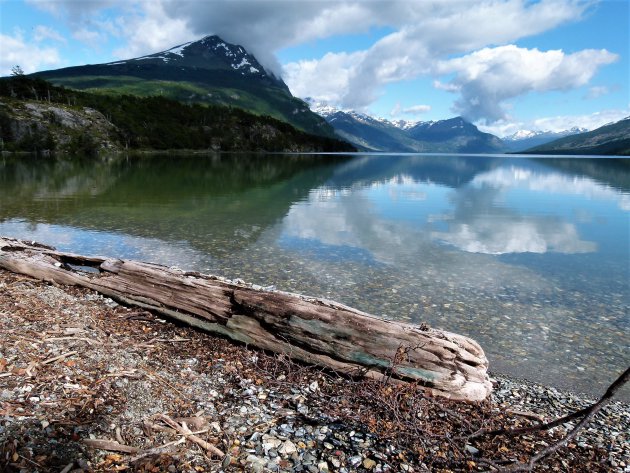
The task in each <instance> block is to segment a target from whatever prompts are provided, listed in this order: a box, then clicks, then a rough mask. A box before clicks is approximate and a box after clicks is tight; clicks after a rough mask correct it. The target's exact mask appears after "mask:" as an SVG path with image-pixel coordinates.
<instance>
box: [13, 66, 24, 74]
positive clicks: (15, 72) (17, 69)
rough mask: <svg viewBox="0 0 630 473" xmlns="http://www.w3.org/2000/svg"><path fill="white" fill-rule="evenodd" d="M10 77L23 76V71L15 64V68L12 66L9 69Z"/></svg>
mask: <svg viewBox="0 0 630 473" xmlns="http://www.w3.org/2000/svg"><path fill="white" fill-rule="evenodd" d="M11 75H12V76H23V75H24V70H23V69H22V68H21V67H20V66H19V65H18V64H16V65H15V66H13V67H12V68H11Z"/></svg>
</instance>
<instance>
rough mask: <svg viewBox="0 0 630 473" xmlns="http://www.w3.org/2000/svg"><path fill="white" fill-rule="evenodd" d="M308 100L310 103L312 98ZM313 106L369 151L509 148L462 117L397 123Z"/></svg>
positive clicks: (492, 150)
mask: <svg viewBox="0 0 630 473" xmlns="http://www.w3.org/2000/svg"><path fill="white" fill-rule="evenodd" d="M306 101H307V102H309V99H306ZM311 106H312V110H313V111H314V112H316V113H319V114H320V115H321V116H323V117H324V118H325V119H326V121H328V123H330V124H331V125H332V127H333V128H334V129H335V132H336V133H337V134H338V135H339V136H341V137H342V138H344V139H345V140H347V141H349V142H350V143H352V144H354V145H355V146H357V147H359V148H361V149H364V150H368V151H387V152H429V153H431V152H437V153H499V152H502V151H503V150H504V149H505V145H504V144H503V143H502V142H501V140H500V139H499V138H497V137H496V136H494V135H491V134H489V133H483V132H481V131H479V129H477V127H476V126H475V125H473V124H472V123H470V122H467V121H466V120H465V119H463V118H462V117H456V118H450V119H448V120H438V121H428V122H408V121H405V120H397V121H394V122H393V121H389V120H386V119H384V118H375V117H371V116H370V115H366V114H362V113H358V112H354V111H342V110H338V109H336V108H334V107H330V106H326V105H321V104H314V103H312V101H311Z"/></svg>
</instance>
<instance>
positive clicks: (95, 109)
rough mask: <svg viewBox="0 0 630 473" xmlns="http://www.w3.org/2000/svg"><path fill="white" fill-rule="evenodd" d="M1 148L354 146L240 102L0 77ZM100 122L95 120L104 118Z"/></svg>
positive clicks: (290, 148) (331, 148) (318, 148)
mask: <svg viewBox="0 0 630 473" xmlns="http://www.w3.org/2000/svg"><path fill="white" fill-rule="evenodd" d="M0 97H1V104H0V138H2V142H3V149H4V150H9V151H35V152H39V151H42V150H44V149H49V150H56V151H64V152H98V151H100V150H102V149H103V148H113V149H151V150H167V149H194V150H199V149H208V150H217V151H244V150H247V151H353V150H354V147H353V146H351V145H350V144H348V143H345V142H343V141H341V140H336V139H334V138H328V137H322V136H315V135H311V134H308V133H306V132H303V131H300V130H297V129H296V128H294V127H292V126H291V125H289V124H287V123H285V122H282V121H280V120H276V119H274V118H271V117H268V116H258V115H254V114H251V113H248V112H245V111H243V110H242V109H239V108H230V107H223V106H213V105H211V106H204V105H200V104H190V105H187V104H182V103H180V102H177V101H175V100H171V99H168V98H164V97H137V96H132V95H116V96H109V95H104V94H93V93H87V92H81V91H76V90H70V89H66V88H64V87H57V86H54V85H52V84H50V83H48V82H46V81H44V80H42V79H40V78H30V77H25V76H16V77H11V78H5V79H2V80H0ZM101 115H102V117H100V118H99V120H98V122H99V123H100V125H99V126H96V127H95V126H92V125H91V124H92V123H93V122H94V120H93V118H94V117H95V116H101Z"/></svg>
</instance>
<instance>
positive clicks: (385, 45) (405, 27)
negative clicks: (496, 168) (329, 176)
mask: <svg viewBox="0 0 630 473" xmlns="http://www.w3.org/2000/svg"><path fill="white" fill-rule="evenodd" d="M366 3H367V4H371V2H366ZM405 3H406V5H405V6H403V5H401V4H399V3H398V2H392V5H394V7H392V8H391V9H390V8H387V9H386V10H387V11H391V12H393V13H391V14H390V16H389V17H388V18H382V17H381V16H376V17H375V18H374V19H373V22H374V23H375V24H376V22H377V18H379V19H380V21H382V22H387V23H386V24H387V25H389V26H392V27H394V28H395V29H396V31H394V32H393V33H391V34H389V35H387V36H385V37H384V38H382V39H380V40H379V41H377V42H376V43H375V44H374V45H373V46H372V47H370V48H369V49H367V50H365V51H362V53H363V54H362V60H361V61H360V62H359V63H352V64H349V65H344V63H343V61H342V60H341V58H339V59H337V60H336V59H334V58H332V57H330V55H326V57H325V58H322V59H321V60H322V61H325V62H327V63H331V62H337V63H339V68H340V69H342V71H341V74H342V76H343V77H344V84H343V85H344V91H345V93H343V95H342V97H341V100H340V101H339V103H338V104H339V105H341V106H343V107H347V108H355V109H363V108H365V107H367V106H368V105H370V103H371V102H373V101H374V100H375V99H376V98H377V97H378V96H379V93H380V91H381V89H382V87H383V86H384V85H385V84H387V83H391V82H397V81H402V80H408V79H412V78H415V77H418V76H421V75H429V74H446V73H447V72H443V71H442V70H436V69H435V67H434V66H433V65H434V64H435V63H436V62H437V61H439V60H442V59H443V58H444V57H445V56H452V55H456V54H466V53H470V52H471V51H475V50H476V49H479V48H484V47H486V46H488V45H493V44H505V43H508V42H511V41H515V40H517V39H520V38H523V37H526V36H531V35H534V34H538V33H541V32H543V31H546V30H548V29H551V28H553V27H556V26H558V25H560V24H562V23H566V22H568V21H576V20H578V19H579V18H581V16H582V14H583V13H584V11H585V10H586V9H587V8H588V6H589V3H588V2H582V1H553V2H552V1H544V0H543V1H541V2H537V3H525V2H522V1H519V0H507V1H485V2H476V3H475V4H474V7H472V8H471V6H470V3H468V2H434V3H427V2H422V3H421V2H405ZM373 13H374V14H375V15H379V14H380V12H378V11H376V10H375V11H374V12H373ZM495 49H498V48H495ZM465 57H466V56H465ZM476 59H479V58H478V57H477V58H476ZM575 59H584V60H587V59H592V58H590V57H589V58H587V57H579V56H577V57H576V58H575ZM312 63H313V61H310V62H309V64H308V66H309V67H310V68H311V69H315V70H317V69H318V68H317V66H316V65H313V64H312ZM448 63H449V62H448V61H444V62H443V63H442V67H444V66H445V65H446V64H448ZM454 64H455V63H452V65H451V67H454ZM303 65H304V64H300V63H293V64H291V65H290V66H289V68H290V70H291V71H292V74H291V75H290V76H289V77H287V84H288V85H289V87H290V88H291V90H292V91H293V90H294V89H295V91H298V90H301V89H306V88H309V89H312V88H313V87H316V84H317V83H318V82H326V81H330V80H335V79H336V78H335V77H334V75H333V73H332V72H331V73H330V74H328V75H325V74H324V72H326V71H328V70H329V69H328V68H322V70H321V72H322V74H318V75H308V76H304V75H302V74H299V73H298V70H299V68H300V67H301V66H303ZM577 66H580V64H571V61H570V60H567V61H566V62H565V63H564V66H563V67H564V69H563V73H564V74H565V76H567V77H568V78H569V79H571V80H572V82H575V81H574V80H573V79H574V78H575V75H576V74H577V73H580V72H581V70H580V68H578V67H577ZM596 68H597V66H595V70H596ZM340 69H337V71H336V72H337V73H339V72H340ZM591 75H592V74H591ZM584 77H588V78H590V75H588V74H586V75H585V76H584ZM301 80H306V81H308V82H306V83H304V82H301ZM345 81H347V83H346V82H345ZM437 84H438V85H440V83H439V82H438V83H437ZM462 85H463V83H462V84H460V83H453V84H447V85H444V84H442V86H443V87H446V88H448V89H450V90H460V89H461V88H462ZM311 96H314V97H315V98H318V97H317V95H316V94H311ZM473 102H474V100H473ZM477 108H478V107H477ZM475 111H478V112H483V113H486V112H491V116H490V117H488V118H489V119H491V120H496V119H497V117H500V116H502V113H501V109H500V107H496V106H495V107H492V106H491V107H489V109H488V110H477V109H475ZM484 118H486V117H485V116H484Z"/></svg>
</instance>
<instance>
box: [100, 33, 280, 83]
mask: <svg viewBox="0 0 630 473" xmlns="http://www.w3.org/2000/svg"><path fill="white" fill-rule="evenodd" d="M140 61H142V62H144V63H147V64H160V63H162V65H168V66H175V67H196V68H203V69H208V68H209V66H212V68H213V69H221V68H225V69H232V70H234V71H236V72H238V73H240V74H241V75H242V76H245V75H248V76H257V77H260V78H265V77H269V75H268V74H267V71H266V70H265V68H264V67H263V66H262V65H261V64H260V63H259V62H258V60H257V59H256V58H255V57H254V56H252V55H251V54H249V53H248V52H247V51H246V50H245V48H243V47H242V46H239V45H236V44H230V43H227V42H225V41H223V40H222V39H221V38H219V37H218V36H206V37H204V38H202V39H200V40H198V41H189V42H188V43H184V44H180V45H179V46H175V47H173V48H171V49H167V50H166V51H162V52H159V53H155V54H149V55H147V56H142V57H139V58H135V59H129V60H127V61H117V62H110V63H107V64H106V65H107V66H116V65H121V64H129V63H138V62H140ZM272 79H273V80H276V81H278V79H276V78H275V77H273V76H272ZM278 85H282V86H284V87H286V85H284V83H283V82H282V81H278Z"/></svg>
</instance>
